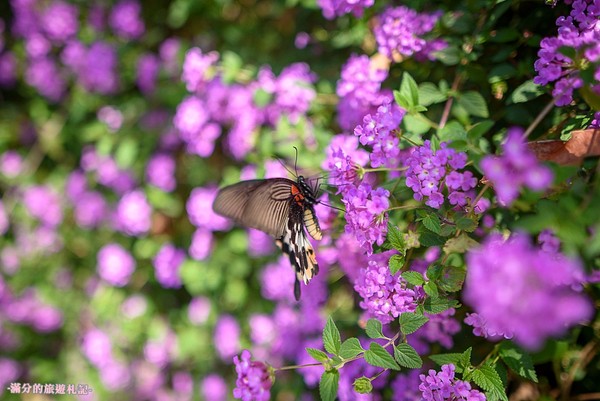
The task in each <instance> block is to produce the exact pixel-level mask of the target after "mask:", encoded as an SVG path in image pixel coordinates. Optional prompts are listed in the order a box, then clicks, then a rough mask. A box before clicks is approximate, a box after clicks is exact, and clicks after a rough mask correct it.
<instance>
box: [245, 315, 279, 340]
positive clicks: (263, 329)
mask: <svg viewBox="0 0 600 401" xmlns="http://www.w3.org/2000/svg"><path fill="white" fill-rule="evenodd" d="M249 324H250V339H251V340H252V342H253V343H254V345H265V344H270V343H272V342H273V340H274V339H275V336H276V333H277V331H276V327H275V322H274V321H273V318H272V317H270V316H268V315H264V314H256V315H252V316H250V320H249Z"/></svg>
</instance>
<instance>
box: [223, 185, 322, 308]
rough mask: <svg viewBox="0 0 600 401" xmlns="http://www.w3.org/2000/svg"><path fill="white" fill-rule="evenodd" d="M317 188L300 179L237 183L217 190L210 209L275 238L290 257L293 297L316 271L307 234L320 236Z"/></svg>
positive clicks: (315, 261)
mask: <svg viewBox="0 0 600 401" xmlns="http://www.w3.org/2000/svg"><path fill="white" fill-rule="evenodd" d="M316 197H317V188H311V187H310V186H309V185H308V184H307V182H306V180H305V178H304V177H303V176H298V179H297V180H296V181H292V180H290V179H287V178H269V179H263V180H260V179H259V180H248V181H242V182H238V183H237V184H233V185H230V186H227V187H224V188H221V189H220V190H219V193H218V194H217V197H216V198H215V200H214V202H213V210H214V211H215V213H217V214H220V215H221V216H224V217H228V218H230V219H232V220H233V221H235V222H236V223H237V224H240V225H243V226H246V227H251V228H255V229H257V230H260V231H263V232H265V233H267V234H269V235H272V236H273V237H275V243H276V244H277V246H278V247H279V248H280V249H281V250H282V251H283V253H285V254H287V255H288V256H289V258H290V263H291V265H292V266H293V267H294V269H295V270H296V281H295V283H294V297H295V298H296V300H297V301H298V300H299V299H300V281H303V282H304V284H308V282H309V281H310V280H311V279H312V278H313V277H314V276H315V275H317V273H318V272H319V264H318V263H317V258H316V256H315V251H314V249H313V247H312V245H311V244H310V242H309V240H308V237H307V235H306V232H308V234H309V235H310V236H311V237H313V238H314V239H315V240H317V241H318V240H320V239H321V238H322V237H323V233H322V232H321V228H320V226H319V221H318V220H317V217H316V214H315V209H314V205H315V204H316V203H318V202H317V199H316Z"/></svg>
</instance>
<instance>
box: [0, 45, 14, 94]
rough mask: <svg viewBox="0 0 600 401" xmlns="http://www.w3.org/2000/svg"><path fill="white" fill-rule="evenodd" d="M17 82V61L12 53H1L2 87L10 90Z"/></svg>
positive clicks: (0, 74)
mask: <svg viewBox="0 0 600 401" xmlns="http://www.w3.org/2000/svg"><path fill="white" fill-rule="evenodd" d="M16 81H17V59H16V57H15V55H14V54H13V53H12V52H8V51H7V52H4V53H2V52H0V87H5V88H10V87H12V86H13V85H14V84H15V82H16Z"/></svg>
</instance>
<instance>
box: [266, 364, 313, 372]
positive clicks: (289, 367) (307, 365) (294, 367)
mask: <svg viewBox="0 0 600 401" xmlns="http://www.w3.org/2000/svg"><path fill="white" fill-rule="evenodd" d="M310 366H323V364H322V363H320V362H315V363H307V364H306V365H290V366H283V367H281V368H273V369H274V370H275V371H276V372H277V371H278V370H294V369H300V368H308V367H310Z"/></svg>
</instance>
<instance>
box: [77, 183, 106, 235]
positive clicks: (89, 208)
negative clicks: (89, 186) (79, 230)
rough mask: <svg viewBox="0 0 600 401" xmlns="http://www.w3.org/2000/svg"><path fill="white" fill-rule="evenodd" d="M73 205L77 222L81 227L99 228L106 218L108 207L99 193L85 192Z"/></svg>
mask: <svg viewBox="0 0 600 401" xmlns="http://www.w3.org/2000/svg"><path fill="white" fill-rule="evenodd" d="M73 205H74V207H75V213H74V215H75V221H76V222H77V224H78V225H79V226H80V227H83V228H94V227H98V226H99V225H100V224H101V223H102V222H103V221H104V219H105V218H106V214H107V210H108V206H107V205H106V201H105V200H104V198H103V197H102V194H100V193H99V192H95V191H89V192H84V193H82V194H80V195H79V196H78V197H77V198H76V201H75V202H73Z"/></svg>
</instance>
